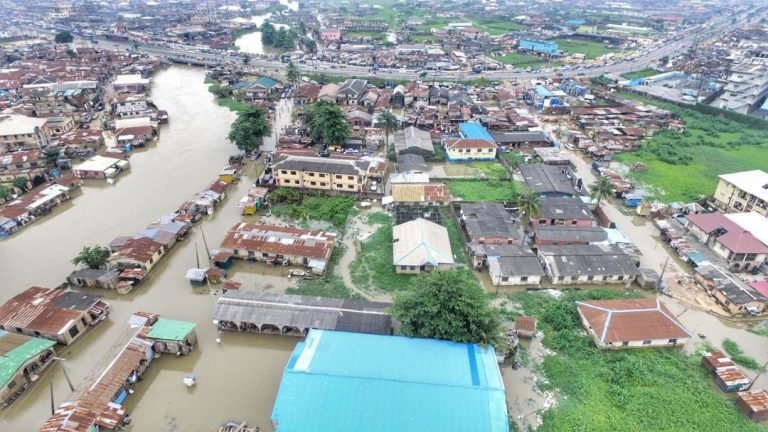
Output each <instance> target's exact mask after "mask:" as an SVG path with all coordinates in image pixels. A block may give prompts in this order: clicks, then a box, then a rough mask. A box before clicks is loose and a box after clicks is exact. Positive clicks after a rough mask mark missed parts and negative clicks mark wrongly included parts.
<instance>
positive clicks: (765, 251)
mask: <svg viewBox="0 0 768 432" xmlns="http://www.w3.org/2000/svg"><path fill="white" fill-rule="evenodd" d="M686 218H687V220H688V223H687V225H686V226H687V228H688V229H689V232H690V233H691V235H693V236H694V237H696V238H697V239H698V240H699V241H700V242H702V243H704V244H705V245H706V246H707V247H709V248H710V249H712V251H714V252H715V254H717V255H718V256H719V257H721V258H722V259H723V260H724V261H725V262H726V263H727V266H728V269H729V270H731V271H736V272H739V271H749V270H752V269H754V268H755V267H760V266H761V265H762V264H763V263H764V262H765V260H766V257H767V256H768V245H766V244H764V243H763V242H761V241H760V240H759V239H757V238H756V237H755V236H753V235H752V233H750V232H749V231H748V230H746V229H744V228H743V227H741V226H740V225H739V224H737V223H736V222H733V221H732V220H731V219H729V218H728V217H726V215H724V214H722V213H720V212H714V213H699V214H692V215H688V216H686ZM756 228H757V229H764V228H762V227H756Z"/></svg>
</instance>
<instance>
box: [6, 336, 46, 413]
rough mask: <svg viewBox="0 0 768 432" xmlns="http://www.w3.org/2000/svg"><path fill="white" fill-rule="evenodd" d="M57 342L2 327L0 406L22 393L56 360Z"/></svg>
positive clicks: (14, 399) (7, 403)
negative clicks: (55, 347) (10, 331)
mask: <svg viewBox="0 0 768 432" xmlns="http://www.w3.org/2000/svg"><path fill="white" fill-rule="evenodd" d="M54 345H56V342H54V341H50V340H47V339H40V338H35V337H29V336H25V335H20V334H12V333H8V332H5V331H0V407H7V406H8V405H10V404H12V403H13V402H14V401H16V399H18V398H19V396H21V394H22V393H24V391H25V390H26V389H27V388H29V386H31V385H32V384H33V383H34V382H35V381H37V379H38V378H40V374H41V373H42V372H43V370H44V369H45V368H46V367H48V366H49V365H50V364H51V363H53V361H54V357H55V352H54V351H53V346H54Z"/></svg>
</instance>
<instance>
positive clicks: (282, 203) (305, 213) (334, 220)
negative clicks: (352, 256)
mask: <svg viewBox="0 0 768 432" xmlns="http://www.w3.org/2000/svg"><path fill="white" fill-rule="evenodd" d="M269 199H270V201H271V203H272V207H271V208H272V214H274V215H275V216H278V217H287V218H290V219H297V220H307V219H314V220H319V221H325V222H329V223H331V224H333V226H334V227H336V228H337V229H343V228H344V227H345V226H346V224H347V219H348V218H349V215H350V214H352V212H353V211H354V209H355V199H354V198H353V197H349V196H335V197H329V196H326V195H320V194H311V193H306V192H301V191H299V190H297V189H292V188H277V189H275V190H274V191H272V193H271V194H270V195H269Z"/></svg>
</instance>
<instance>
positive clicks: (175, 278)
mask: <svg viewBox="0 0 768 432" xmlns="http://www.w3.org/2000/svg"><path fill="white" fill-rule="evenodd" d="M203 78H204V71H203V70H202V69H195V68H188V67H182V66H173V67H170V68H169V69H165V70H163V71H160V72H159V73H157V74H156V75H155V76H154V78H153V81H154V83H153V87H152V95H151V96H152V99H153V100H154V101H155V102H156V103H157V105H158V106H159V107H161V109H165V110H167V111H168V113H169V116H170V122H169V124H168V125H164V126H162V128H161V131H160V140H159V141H158V142H157V143H156V144H153V145H152V146H151V147H150V148H149V149H147V150H144V151H140V152H137V153H136V154H134V155H133V156H132V157H131V159H130V160H131V170H130V171H129V172H128V173H126V174H123V175H122V176H121V177H120V178H119V179H118V180H117V183H116V184H115V185H113V186H110V185H107V184H103V185H102V184H99V183H88V184H87V185H86V186H84V188H83V189H84V191H83V193H82V195H80V196H78V197H77V198H75V199H74V200H73V201H72V202H71V203H68V204H67V205H66V206H62V208H59V209H56V210H55V211H54V214H53V215H52V216H48V217H46V218H44V219H42V220H40V221H38V222H36V223H35V224H33V225H31V226H30V227H27V228H25V229H24V230H22V231H20V232H19V233H18V234H16V235H14V236H13V237H11V238H9V239H7V240H5V241H0V275H2V279H1V280H2V284H1V285H0V301H5V300H7V299H8V298H10V297H12V296H13V295H15V294H17V293H18V292H20V291H22V290H24V289H26V288H28V287H29V286H32V285H42V286H48V287H55V286H58V285H59V284H60V283H62V282H63V281H64V278H65V277H66V275H68V274H69V273H70V272H71V271H72V270H73V269H74V267H73V265H72V264H71V263H70V260H71V259H72V258H73V257H74V256H75V255H76V254H77V253H78V251H79V250H80V249H81V248H82V246H84V245H105V244H107V243H108V242H109V241H110V240H112V239H113V238H114V237H116V236H118V235H129V234H132V233H135V232H137V231H138V230H140V229H142V228H143V227H144V226H146V225H147V224H149V223H150V222H152V221H154V220H155V219H157V218H158V217H160V216H161V215H163V214H167V213H170V212H172V211H174V210H175V209H176V208H178V206H179V205H180V204H181V203H182V202H183V201H184V200H186V199H187V198H189V197H191V196H192V195H193V194H195V193H196V192H199V191H201V190H202V189H203V188H204V187H205V186H206V185H208V184H209V183H210V182H211V181H213V180H214V179H215V178H216V176H217V174H218V172H219V170H220V169H221V168H222V167H223V166H224V165H226V162H227V158H228V157H229V155H231V154H232V153H234V152H235V151H236V150H235V148H234V146H232V145H231V144H230V143H229V142H228V141H227V140H226V136H227V133H228V131H229V126H230V124H231V123H232V121H233V120H234V118H235V115H234V113H232V112H230V111H228V110H227V109H226V108H222V107H219V106H218V105H217V104H216V103H215V100H214V98H213V95H211V94H210V93H209V92H207V91H206V88H205V85H204V84H203ZM286 111H287V110H286ZM280 117H282V118H287V117H289V116H288V115H285V116H279V121H278V123H282V121H280V120H282V118H280ZM280 126H282V125H278V128H279V127H280ZM267 141H271V140H267ZM269 144H272V143H269ZM252 181H253V180H252V179H248V178H244V179H243V180H242V181H241V182H240V183H238V184H236V185H235V186H234V187H232V188H230V191H229V192H228V195H229V196H228V198H227V199H226V200H225V201H224V203H223V205H222V206H220V207H219V209H218V210H217V212H216V213H215V215H214V216H213V217H212V218H210V219H209V220H205V221H204V222H203V223H202V224H200V225H199V226H201V227H202V229H203V230H204V233H205V238H206V240H207V242H208V245H209V246H210V247H211V248H215V247H217V246H218V245H219V244H220V242H221V240H222V239H223V238H224V235H225V233H226V231H227V229H229V228H230V227H231V226H232V225H233V224H234V223H236V222H239V221H241V220H245V221H253V220H254V218H253V217H249V218H242V217H241V216H240V212H239V209H238V208H237V204H238V201H239V199H240V197H242V196H243V195H244V194H245V192H246V191H247V189H248V186H249V184H250V183H251V182H252ZM196 244H197V245H198V247H199V250H200V253H201V256H203V255H204V246H203V239H202V235H201V233H200V229H199V228H197V227H196V228H195V229H194V230H193V231H192V233H191V236H190V237H189V238H188V239H187V240H184V241H183V242H181V243H180V244H178V245H177V246H176V247H174V249H173V250H172V251H171V252H170V254H169V256H168V257H166V258H165V259H164V260H163V261H162V262H161V263H160V264H159V265H158V267H157V268H155V269H154V270H153V271H152V273H151V274H150V277H149V279H148V280H147V281H146V283H145V284H144V285H142V286H141V287H139V288H137V289H136V290H135V291H133V292H131V293H130V294H128V295H125V296H120V295H118V294H116V293H114V292H111V291H93V293H96V294H101V295H104V296H105V297H106V299H107V301H109V302H110V303H111V304H112V306H113V311H112V314H111V316H110V318H109V319H108V320H107V321H105V322H103V323H102V324H100V325H99V326H97V327H96V328H95V329H93V330H92V331H90V332H89V333H86V334H85V335H84V336H83V337H82V338H81V339H80V340H78V341H77V342H76V343H75V344H74V345H73V346H71V347H58V351H57V354H58V355H59V356H60V357H63V358H65V359H66V360H65V361H64V362H63V365H64V367H65V369H66V371H67V372H68V373H69V375H70V377H71V378H72V380H73V381H74V384H75V385H76V386H77V385H79V384H80V383H82V382H83V379H84V378H85V377H86V376H87V375H89V374H90V373H92V371H93V369H94V367H97V365H99V364H101V362H102V361H103V359H104V358H105V357H110V356H114V354H115V350H114V349H113V347H114V346H115V344H116V342H118V341H120V340H125V335H126V334H127V324H126V321H127V320H128V318H129V317H130V315H131V314H132V313H133V312H135V311H147V312H154V313H159V314H161V315H164V316H167V317H170V318H176V319H181V320H188V321H194V322H196V323H197V334H198V337H199V349H197V350H196V351H194V352H193V354H192V355H190V356H188V357H182V358H176V357H174V356H169V355H165V356H163V357H161V358H160V359H158V360H157V361H156V362H153V364H152V365H151V366H150V368H149V370H148V373H147V375H145V377H144V380H143V381H142V382H141V383H139V385H138V386H137V391H136V393H135V394H133V395H131V396H130V397H129V398H128V400H127V408H128V410H129V412H130V413H131V414H132V416H133V425H132V426H131V428H129V430H130V429H132V430H135V431H153V432H154V431H158V432H165V431H179V432H182V431H184V432H187V431H201V432H204V431H213V430H217V429H218V426H219V425H220V424H221V423H222V422H224V421H226V420H228V419H240V420H245V421H248V422H249V423H250V424H251V425H258V426H261V427H262V428H263V429H262V430H266V429H269V415H270V412H271V410H272V406H273V404H274V399H275V395H276V392H277V388H278V384H279V382H280V377H281V375H282V370H283V368H284V366H285V364H286V362H287V360H288V357H289V356H290V353H291V351H292V350H293V347H294V346H295V344H296V342H297V341H298V339H294V338H290V337H279V336H261V335H250V334H235V333H224V334H223V335H222V341H221V344H220V345H219V344H217V343H216V333H217V332H216V328H215V326H214V325H213V323H212V321H211V316H212V313H213V307H214V303H215V301H216V295H217V294H218V292H209V291H208V290H200V289H193V288H191V287H190V286H189V284H188V282H187V281H186V279H185V274H186V271H187V269H188V268H190V267H193V266H194V265H195V246H196ZM233 270H234V273H235V274H234V277H233V278H234V279H235V280H238V281H240V282H242V283H243V289H265V290H284V289H285V287H286V286H288V284H289V282H288V281H287V278H285V277H283V276H282V275H280V274H279V271H277V272H276V271H275V269H268V268H264V267H261V266H258V265H252V266H248V265H244V264H238V265H236V266H235V267H234V269H233ZM230 273H232V272H230ZM188 373H194V374H196V375H197V378H198V385H197V387H196V388H193V389H191V390H188V389H187V388H186V387H185V386H184V385H183V384H182V379H183V378H184V376H185V375H186V374H188ZM51 381H53V389H54V400H55V404H56V405H58V404H60V403H61V402H62V401H64V400H65V398H67V397H68V396H69V394H70V391H69V388H68V387H67V384H66V380H65V378H64V375H63V373H62V371H61V369H60V368H59V366H58V365H54V366H53V367H50V368H49V369H48V370H47V371H46V372H45V374H44V375H43V376H42V377H41V378H40V379H39V380H38V382H37V383H36V384H35V385H33V386H32V387H31V388H30V389H29V390H28V391H27V392H26V394H24V395H23V396H22V397H21V399H19V400H17V401H16V402H15V403H14V404H13V405H11V406H10V407H8V408H6V409H4V410H2V411H0V430H1V431H3V432H28V431H32V430H37V428H38V427H39V426H40V425H41V424H42V423H43V422H44V421H45V419H46V418H47V417H48V416H49V415H50V398H49V383H50V382H51Z"/></svg>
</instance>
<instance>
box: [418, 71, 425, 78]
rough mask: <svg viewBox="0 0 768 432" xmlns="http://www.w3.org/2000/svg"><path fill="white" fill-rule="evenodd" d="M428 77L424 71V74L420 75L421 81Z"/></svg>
mask: <svg viewBox="0 0 768 432" xmlns="http://www.w3.org/2000/svg"><path fill="white" fill-rule="evenodd" d="M426 77H427V71H422V72H421V73H420V74H419V78H421V79H424V78H426Z"/></svg>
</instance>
